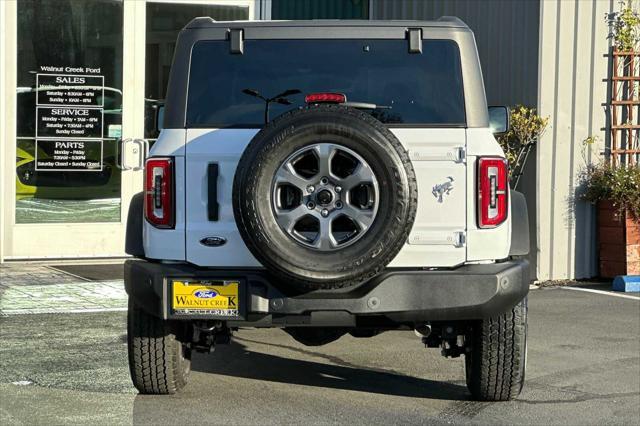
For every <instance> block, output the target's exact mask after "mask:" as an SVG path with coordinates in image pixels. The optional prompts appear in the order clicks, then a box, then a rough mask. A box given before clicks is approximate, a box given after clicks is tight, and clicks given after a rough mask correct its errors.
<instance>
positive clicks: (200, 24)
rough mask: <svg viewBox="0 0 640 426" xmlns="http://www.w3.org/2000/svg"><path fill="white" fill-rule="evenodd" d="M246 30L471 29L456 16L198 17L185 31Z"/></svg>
mask: <svg viewBox="0 0 640 426" xmlns="http://www.w3.org/2000/svg"><path fill="white" fill-rule="evenodd" d="M221 27H224V28H246V27H263V28H269V27H431V28H455V29H469V26H468V25H467V24H465V23H464V21H462V19H460V18H458V17H455V16H442V17H440V18H438V19H437V20H434V21H415V20H414V21H402V20H389V21H377V20H355V19H351V20H338V19H315V20H306V21H216V20H214V19H213V18H211V17H208V16H206V17H198V18H194V19H193V20H192V21H191V22H189V23H188V24H187V25H186V26H185V29H195V28H221Z"/></svg>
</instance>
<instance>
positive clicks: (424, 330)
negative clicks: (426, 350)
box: [414, 324, 431, 339]
mask: <svg viewBox="0 0 640 426" xmlns="http://www.w3.org/2000/svg"><path fill="white" fill-rule="evenodd" d="M414 332H415V333H416V336H418V337H421V338H423V339H425V338H427V337H429V335H430V334H431V325H430V324H420V325H417V326H416V328H415V330H414Z"/></svg>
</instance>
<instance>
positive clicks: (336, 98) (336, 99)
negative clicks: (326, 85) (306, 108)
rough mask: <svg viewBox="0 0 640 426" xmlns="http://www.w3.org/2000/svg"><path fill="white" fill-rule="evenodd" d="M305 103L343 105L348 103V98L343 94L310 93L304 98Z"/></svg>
mask: <svg viewBox="0 0 640 426" xmlns="http://www.w3.org/2000/svg"><path fill="white" fill-rule="evenodd" d="M304 101H305V103H308V104H319V103H330V104H343V103H345V102H347V97H346V96H345V95H344V94H342V93H310V94H308V95H307V96H305V97H304Z"/></svg>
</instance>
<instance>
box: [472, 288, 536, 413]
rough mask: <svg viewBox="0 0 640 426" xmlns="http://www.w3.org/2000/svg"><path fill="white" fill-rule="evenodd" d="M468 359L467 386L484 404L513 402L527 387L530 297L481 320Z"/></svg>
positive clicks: (475, 330) (475, 331)
mask: <svg viewBox="0 0 640 426" xmlns="http://www.w3.org/2000/svg"><path fill="white" fill-rule="evenodd" d="M471 334H472V335H471V341H472V347H471V351H470V352H468V353H467V354H466V356H465V367H466V376H467V387H468V388H469V391H470V392H471V394H472V395H473V397H474V399H476V400H480V401H509V400H512V399H514V398H516V397H517V396H518V395H519V394H520V391H522V386H523V385H524V377H525V366H526V354H527V298H526V297H525V298H524V299H523V300H522V301H521V302H520V303H518V304H517V305H516V306H514V307H513V308H512V309H510V310H509V311H507V312H505V313H503V314H500V315H498V316H495V317H491V318H487V319H485V320H482V321H478V322H477V323H475V324H474V325H473V327H472V331H471Z"/></svg>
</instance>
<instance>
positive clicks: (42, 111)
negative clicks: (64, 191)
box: [35, 67, 104, 171]
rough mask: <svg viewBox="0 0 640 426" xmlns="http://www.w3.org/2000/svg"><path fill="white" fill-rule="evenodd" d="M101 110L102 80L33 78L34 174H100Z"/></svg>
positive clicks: (52, 76) (56, 76)
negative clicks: (55, 172)
mask: <svg viewBox="0 0 640 426" xmlns="http://www.w3.org/2000/svg"><path fill="white" fill-rule="evenodd" d="M43 68H44V69H46V67H43ZM79 71H80V70H79ZM97 71H98V72H99V70H97ZM103 108H104V76H102V75H85V74H37V75H36V147H35V162H36V170H39V171H101V170H102V159H103V139H102V138H103V124H104V109H103Z"/></svg>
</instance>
